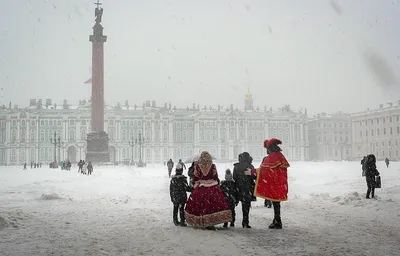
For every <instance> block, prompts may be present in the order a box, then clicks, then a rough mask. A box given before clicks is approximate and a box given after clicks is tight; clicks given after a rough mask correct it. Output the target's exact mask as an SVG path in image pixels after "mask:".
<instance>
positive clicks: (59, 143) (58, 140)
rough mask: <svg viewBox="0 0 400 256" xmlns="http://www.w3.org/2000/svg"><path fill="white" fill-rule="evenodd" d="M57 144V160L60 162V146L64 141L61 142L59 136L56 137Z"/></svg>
mask: <svg viewBox="0 0 400 256" xmlns="http://www.w3.org/2000/svg"><path fill="white" fill-rule="evenodd" d="M57 142H58V144H57V146H58V162H59V163H61V146H64V142H61V138H60V136H58V139H57Z"/></svg>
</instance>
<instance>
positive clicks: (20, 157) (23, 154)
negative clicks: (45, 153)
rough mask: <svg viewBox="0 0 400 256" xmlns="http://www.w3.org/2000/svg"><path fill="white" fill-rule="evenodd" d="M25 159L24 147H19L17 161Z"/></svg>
mask: <svg viewBox="0 0 400 256" xmlns="http://www.w3.org/2000/svg"><path fill="white" fill-rule="evenodd" d="M25 161H26V155H25V150H24V149H21V150H20V151H19V162H20V163H25Z"/></svg>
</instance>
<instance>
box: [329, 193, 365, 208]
mask: <svg viewBox="0 0 400 256" xmlns="http://www.w3.org/2000/svg"><path fill="white" fill-rule="evenodd" d="M363 199H364V198H363V196H361V195H360V194H359V193H357V192H351V193H348V194H347V195H345V196H337V197H335V198H333V199H332V201H333V202H337V203H339V204H341V205H354V206H360V205H364V204H365V200H363Z"/></svg>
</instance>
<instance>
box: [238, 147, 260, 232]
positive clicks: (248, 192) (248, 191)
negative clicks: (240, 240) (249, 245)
mask: <svg viewBox="0 0 400 256" xmlns="http://www.w3.org/2000/svg"><path fill="white" fill-rule="evenodd" d="M251 161H252V158H251V156H250V154H249V153H248V152H243V153H242V154H240V155H239V162H238V163H235V164H234V168H233V179H234V180H235V182H236V185H237V188H238V191H239V192H238V199H239V201H241V202H242V212H243V221H242V227H243V228H251V226H250V225H249V213H250V207H251V202H252V201H253V193H254V179H255V176H250V175H246V173H245V172H246V171H247V169H254V166H253V165H252V164H251Z"/></svg>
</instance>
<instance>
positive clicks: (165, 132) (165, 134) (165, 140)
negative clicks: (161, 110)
mask: <svg viewBox="0 0 400 256" xmlns="http://www.w3.org/2000/svg"><path fill="white" fill-rule="evenodd" d="M163 132H164V135H163V140H164V142H167V141H168V131H167V130H164V131H163Z"/></svg>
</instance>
